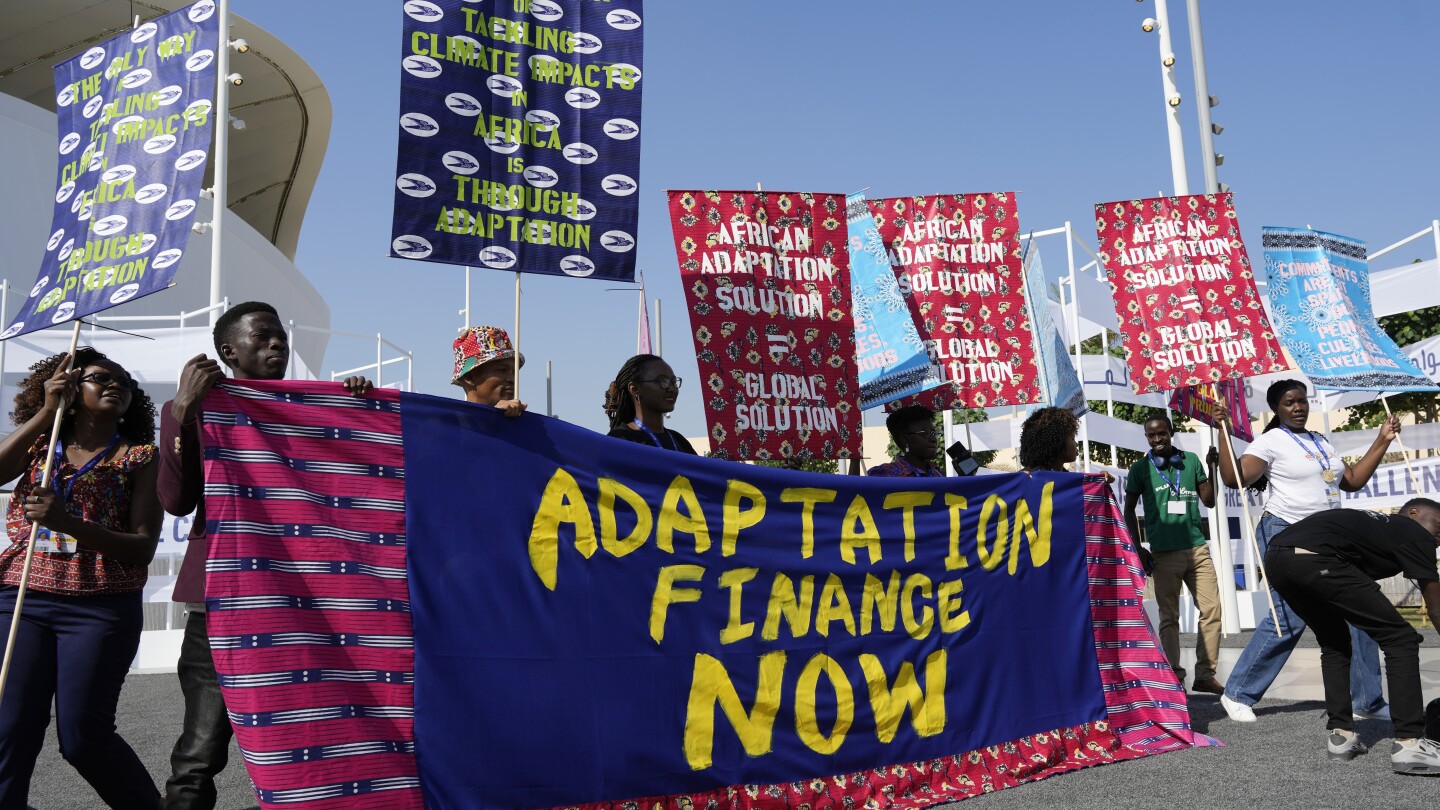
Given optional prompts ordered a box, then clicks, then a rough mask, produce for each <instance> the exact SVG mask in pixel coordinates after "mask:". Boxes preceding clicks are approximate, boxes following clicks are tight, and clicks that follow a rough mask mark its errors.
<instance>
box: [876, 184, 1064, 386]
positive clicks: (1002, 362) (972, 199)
mask: <svg viewBox="0 0 1440 810" xmlns="http://www.w3.org/2000/svg"><path fill="white" fill-rule="evenodd" d="M870 212H871V213H872V214H874V215H875V227H876V228H877V229H878V230H879V231H880V239H881V240H882V241H883V242H884V243H885V247H886V248H887V249H888V250H889V252H890V264H891V265H892V266H893V267H894V268H895V275H896V278H897V279H898V281H899V282H900V293H901V294H902V295H904V296H905V300H906V302H907V303H908V304H909V306H910V313H911V315H912V316H913V317H914V319H915V325H916V327H917V328H918V329H919V331H920V338H921V339H922V340H924V341H925V346H926V350H927V351H929V353H930V358H931V359H932V360H934V361H935V362H937V363H939V364H940V367H941V369H942V371H943V377H944V379H945V381H946V382H947V383H949V385H942V386H940V387H938V388H934V389H931V390H929V391H926V392H925V393H923V394H920V395H919V396H916V397H912V398H911V399H909V400H904V401H901V402H896V403H892V406H894V407H898V406H901V405H910V404H917V403H918V404H921V405H925V406H926V407H929V408H932V409H935V410H943V409H946V408H952V407H967V408H984V407H990V406H994V405H1025V404H1028V403H1032V402H1036V401H1038V400H1039V399H1040V380H1039V373H1038V371H1037V369H1036V366H1035V341H1034V339H1033V338H1032V337H1031V328H1030V319H1029V318H1028V317H1027V316H1026V312H1025V296H1024V292H1023V285H1024V281H1023V275H1022V272H1021V266H1020V263H1021V253H1020V234H1019V230H1020V218H1019V215H1018V214H1017V212H1016V209H1015V195H1014V194H1013V193H1010V192H997V193H994V194H945V195H937V196H933V197H896V198H892V199H884V200H871V201H870Z"/></svg>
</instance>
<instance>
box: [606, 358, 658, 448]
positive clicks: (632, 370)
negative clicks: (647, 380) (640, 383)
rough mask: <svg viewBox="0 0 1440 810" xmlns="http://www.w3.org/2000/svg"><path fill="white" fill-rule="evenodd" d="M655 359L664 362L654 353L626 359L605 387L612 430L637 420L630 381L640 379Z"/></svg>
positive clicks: (607, 412)
mask: <svg viewBox="0 0 1440 810" xmlns="http://www.w3.org/2000/svg"><path fill="white" fill-rule="evenodd" d="M653 360H660V361H661V362H664V359H663V358H661V357H660V356H659V355H654V354H637V355H635V356H634V357H632V358H630V359H629V360H626V361H625V365H623V366H621V367H620V370H619V371H618V372H616V374H615V379H614V380H613V381H611V383H610V385H609V386H608V387H607V388H606V389H605V415H606V416H608V417H609V418H610V429H611V430H614V429H615V428H618V427H620V426H621V425H628V424H630V423H631V422H634V421H635V398H634V397H632V396H630V383H633V382H635V381H636V380H638V379H640V375H641V374H642V373H643V372H644V371H645V366H646V365H647V364H649V363H650V362H651V361H653Z"/></svg>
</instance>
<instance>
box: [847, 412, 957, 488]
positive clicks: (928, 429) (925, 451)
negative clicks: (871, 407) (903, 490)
mask: <svg viewBox="0 0 1440 810" xmlns="http://www.w3.org/2000/svg"><path fill="white" fill-rule="evenodd" d="M885 428H886V429H887V430H889V431H890V438H891V439H892V440H893V441H894V442H895V447H896V448H898V449H899V450H900V455H898V456H896V457H895V460H894V461H892V462H890V463H889V464H878V465H876V466H874V467H871V468H870V469H869V470H868V471H866V473H865V474H866V475H869V476H879V477H882V478H942V477H944V475H945V472H944V471H943V470H941V469H940V468H939V467H936V466H935V455H936V454H937V453H938V452H939V450H940V436H939V431H938V430H937V429H936V427H935V412H934V411H932V410H930V409H929V408H926V407H925V406H923V405H909V406H906V407H904V408H900V409H899V410H897V411H895V412H894V413H891V414H890V415H889V416H887V417H885Z"/></svg>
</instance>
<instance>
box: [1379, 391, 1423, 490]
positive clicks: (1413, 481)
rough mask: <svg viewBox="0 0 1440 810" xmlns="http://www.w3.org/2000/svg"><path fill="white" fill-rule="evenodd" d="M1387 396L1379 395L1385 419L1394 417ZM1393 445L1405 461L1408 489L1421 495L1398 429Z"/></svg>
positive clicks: (1417, 479) (1408, 452) (1418, 481)
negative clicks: (1397, 447) (1395, 445)
mask: <svg viewBox="0 0 1440 810" xmlns="http://www.w3.org/2000/svg"><path fill="white" fill-rule="evenodd" d="M1388 396H1389V394H1381V395H1380V404H1381V405H1382V406H1384V408H1385V418H1386V419H1389V418H1390V417H1391V416H1394V414H1392V413H1391V412H1390V400H1388V399H1386V397H1388ZM1395 444H1397V445H1399V446H1400V455H1401V456H1402V457H1403V458H1404V459H1405V475H1406V476H1407V477H1409V479H1410V488H1411V489H1413V490H1415V494H1416V495H1421V494H1423V493H1424V490H1422V489H1420V480H1419V476H1417V475H1416V474H1415V469H1414V468H1413V467H1411V466H1410V451H1408V450H1406V449H1405V442H1402V441H1400V430H1399V429H1398V428H1397V429H1396V430H1395Z"/></svg>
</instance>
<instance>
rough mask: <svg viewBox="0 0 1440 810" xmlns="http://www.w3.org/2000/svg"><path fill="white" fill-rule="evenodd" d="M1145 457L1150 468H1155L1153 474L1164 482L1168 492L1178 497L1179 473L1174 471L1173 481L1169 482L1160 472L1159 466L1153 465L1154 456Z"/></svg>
mask: <svg viewBox="0 0 1440 810" xmlns="http://www.w3.org/2000/svg"><path fill="white" fill-rule="evenodd" d="M1145 457H1146V458H1148V459H1150V466H1151V467H1154V468H1155V474H1156V475H1158V476H1160V480H1161V481H1164V482H1165V484H1166V485H1167V486H1169V487H1170V491H1171V492H1173V493H1175V497H1177V498H1178V497H1180V471H1179V470H1176V471H1175V480H1174V481H1171V480H1170V479H1169V478H1166V477H1165V473H1163V472H1161V471H1160V465H1159V464H1156V463H1155V456H1154V455H1152V454H1150V453H1146V454H1145Z"/></svg>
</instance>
